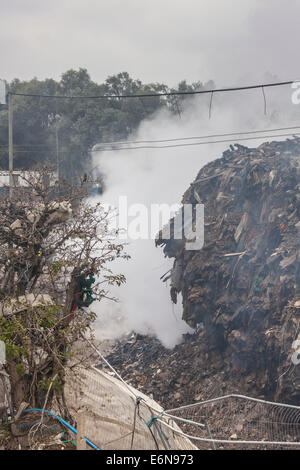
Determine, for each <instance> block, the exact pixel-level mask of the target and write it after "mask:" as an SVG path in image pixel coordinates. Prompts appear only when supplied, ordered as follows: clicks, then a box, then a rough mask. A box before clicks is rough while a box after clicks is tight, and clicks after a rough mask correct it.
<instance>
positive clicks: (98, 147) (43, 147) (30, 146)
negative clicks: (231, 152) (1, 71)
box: [0, 126, 300, 153]
mask: <svg viewBox="0 0 300 470" xmlns="http://www.w3.org/2000/svg"><path fill="white" fill-rule="evenodd" d="M296 129H300V126H289V127H276V128H273V129H256V130H254V131H240V132H227V133H223V134H207V135H202V136H191V137H176V138H173V139H157V140H155V139H153V140H127V141H126V140H125V141H110V142H101V144H96V145H95V146H94V148H93V149H92V150H91V151H92V152H98V151H101V150H104V151H106V150H107V149H106V148H105V149H102V148H101V146H102V145H105V146H113V145H128V144H148V143H150V144H151V143H164V142H178V141H187V140H200V139H212V138H218V137H230V136H232V137H234V136H239V135H240V136H242V135H251V134H261V133H264V132H279V131H288V130H296ZM288 135H296V134H295V133H293V134H288ZM263 137H264V136H262V137H258V138H263ZM266 137H277V135H274V136H273V135H268V136H266ZM235 140H239V139H235ZM2 148H3V149H7V148H8V145H0V151H1V149H2ZM14 148H15V149H16V150H15V152H26V153H28V152H32V153H36V152H41V151H46V152H48V153H49V152H52V151H55V147H49V146H47V145H42V144H39V145H38V144H37V145H35V144H27V145H18V144H15V145H14ZM35 148H39V149H40V150H32V149H35ZM138 148H142V147H138ZM157 148H159V147H157ZM28 149H29V150H28ZM112 150H115V149H112ZM117 150H119V149H117Z"/></svg>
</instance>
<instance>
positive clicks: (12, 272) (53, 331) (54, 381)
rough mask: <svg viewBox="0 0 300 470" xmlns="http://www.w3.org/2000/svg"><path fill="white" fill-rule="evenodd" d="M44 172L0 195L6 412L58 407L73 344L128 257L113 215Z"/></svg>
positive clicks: (1, 330)
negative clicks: (24, 406) (116, 266)
mask: <svg viewBox="0 0 300 470" xmlns="http://www.w3.org/2000/svg"><path fill="white" fill-rule="evenodd" d="M47 176H48V170H46V169H45V170H41V171H39V172H36V173H35V174H34V175H33V174H28V173H27V174H26V173H24V175H22V179H23V181H24V185H23V186H19V187H18V188H15V189H14V191H13V195H12V197H11V198H9V197H8V195H7V194H6V192H4V193H2V195H1V197H0V339H2V340H3V341H4V342H5V344H6V348H7V366H6V367H7V371H8V373H9V375H10V381H11V390H12V405H13V409H14V410H17V409H18V407H19V405H20V403H21V402H22V401H24V400H26V401H27V402H29V403H30V404H31V405H32V406H33V407H36V406H40V407H42V406H44V404H45V400H46V401H47V402H48V406H50V402H51V400H52V399H53V396H54V395H55V396H56V398H57V401H58V403H59V404H60V406H61V411H62V413H64V414H65V413H66V409H65V408H64V405H63V402H64V400H63V384H64V376H65V371H66V367H72V366H73V365H74V363H75V362H76V360H78V361H82V360H84V357H83V354H82V353H81V354H80V358H79V357H78V358H77V357H76V354H75V353H74V348H73V347H72V346H73V345H74V344H75V343H76V342H77V341H78V340H79V339H82V334H83V333H86V332H87V331H90V329H91V325H92V323H93V321H94V319H95V314H94V313H93V312H91V311H90V309H88V308H87V307H88V306H89V305H90V304H91V303H92V302H93V301H94V300H100V299H101V298H103V297H109V285H113V284H117V285H120V284H122V283H123V282H125V278H124V276H123V275H121V274H118V275H115V274H113V272H112V271H111V263H112V262H113V261H114V260H115V259H116V258H118V257H127V255H126V254H124V247H123V245H121V244H119V243H118V242H117V241H116V240H117V232H116V231H115V230H113V229H111V228H110V227H111V224H110V219H111V217H112V216H113V214H112V213H110V212H108V211H106V210H105V208H104V207H103V206H102V205H101V204H99V203H97V204H90V203H89V202H88V201H87V199H86V197H85V196H86V195H85V192H84V190H83V186H84V185H83V186H81V187H80V188H78V189H77V190H76V191H74V188H69V187H67V186H66V185H64V186H63V187H62V186H60V187H58V184H56V185H54V186H53V185H51V184H49V178H48V177H47Z"/></svg>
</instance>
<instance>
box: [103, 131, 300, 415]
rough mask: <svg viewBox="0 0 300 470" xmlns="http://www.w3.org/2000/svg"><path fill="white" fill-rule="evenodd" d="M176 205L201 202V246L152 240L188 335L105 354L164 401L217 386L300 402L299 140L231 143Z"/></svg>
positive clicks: (212, 391) (184, 399)
mask: <svg viewBox="0 0 300 470" xmlns="http://www.w3.org/2000/svg"><path fill="white" fill-rule="evenodd" d="M182 202H183V203H184V204H187V203H189V204H193V205H195V204H198V203H202V204H204V207H205V242H204V246H203V248H202V249H200V250H197V251H192V250H191V251H189V250H187V249H186V246H185V240H184V239H183V240H177V239H172V238H171V239H163V238H162V237H160V238H158V239H157V245H160V246H163V250H164V253H165V255H166V256H168V257H170V258H174V267H173V270H172V272H171V273H170V279H171V299H172V300H173V301H174V302H176V301H177V295H178V294H179V293H180V294H181V295H182V302H183V319H184V320H185V321H186V322H187V323H188V324H189V325H190V326H192V327H193V328H194V329H195V333H194V335H186V336H185V338H184V341H183V343H181V344H180V345H178V346H176V348H175V349H174V350H173V351H168V350H166V349H165V348H163V347H162V345H160V344H159V343H158V342H157V340H153V339H150V338H146V337H139V336H135V339H134V341H133V342H131V343H130V340H129V339H127V340H126V341H125V343H124V342H120V343H119V344H118V345H115V347H114V349H113V351H112V354H111V355H110V357H109V360H110V361H111V362H112V363H113V364H114V365H115V366H116V367H117V368H118V370H119V371H121V372H123V373H124V374H125V378H127V379H128V380H130V381H131V383H132V384H133V385H135V386H136V387H137V388H139V387H140V388H141V389H142V390H143V391H145V393H148V394H149V393H151V392H152V393H153V394H154V398H155V399H156V400H158V401H159V402H160V403H161V404H162V406H164V407H168V406H169V405H170V404H171V405H172V406H173V405H174V404H175V405H177V404H178V405H179V404H186V403H190V402H191V401H194V400H196V399H205V398H212V397H215V396H218V395H222V394H224V393H243V394H248V395H251V396H254V397H261V398H266V399H271V400H275V401H282V402H286V403H295V404H299V398H300V366H299V365H298V362H300V354H299V355H298V349H299V353H300V341H299V340H300V331H299V320H300V218H299V216H300V139H299V138H293V139H288V140H286V141H282V142H266V143H263V144H262V145H260V146H258V147H257V148H248V147H245V146H241V145H238V144H236V145H234V146H233V145H232V146H230V148H229V149H228V150H226V151H225V152H224V153H223V156H222V158H220V159H218V160H215V161H213V162H211V163H209V164H207V165H206V166H204V167H203V168H202V169H201V170H200V172H199V173H198V175H197V177H196V179H195V181H193V182H192V183H191V185H190V187H189V188H188V190H187V191H186V192H185V194H184V196H183V199H182ZM170 225H172V221H171V222H170ZM154 295H155V293H154ZM298 335H299V336H298ZM297 340H298V341H299V342H297ZM167 402H168V403H167Z"/></svg>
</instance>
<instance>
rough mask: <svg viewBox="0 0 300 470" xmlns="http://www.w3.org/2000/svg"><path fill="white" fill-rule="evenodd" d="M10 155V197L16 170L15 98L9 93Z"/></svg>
mask: <svg viewBox="0 0 300 470" xmlns="http://www.w3.org/2000/svg"><path fill="white" fill-rule="evenodd" d="M7 97H8V155H9V196H10V197H12V194H13V189H12V188H13V170H14V148H13V97H12V94H11V92H8V94H7Z"/></svg>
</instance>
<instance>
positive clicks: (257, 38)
mask: <svg viewBox="0 0 300 470" xmlns="http://www.w3.org/2000/svg"><path fill="white" fill-rule="evenodd" d="M299 17H300V0H288V1H287V0H184V1H182V0H181V1H179V0H160V1H158V0H107V1H104V0H50V1H46V0H0V63H1V67H0V77H1V78H5V79H7V80H11V79H12V78H15V77H18V78H20V79H29V78H32V77H34V76H36V77H38V78H45V77H53V78H58V77H59V76H60V75H61V73H62V72H64V71H66V70H67V69H69V68H75V69H77V68H79V67H85V68H87V69H88V71H89V72H90V74H91V76H92V78H93V79H94V80H96V81H98V82H101V81H103V80H104V79H105V78H106V77H107V76H108V75H112V74H115V73H118V72H121V71H128V72H129V73H130V74H131V75H132V76H133V77H134V78H140V79H142V80H143V81H146V82H151V81H158V82H165V83H168V84H170V85H175V84H176V83H177V82H178V81H179V80H181V79H187V80H188V81H196V80H202V81H206V80H209V79H213V80H215V82H216V83H217V85H219V86H221V85H225V86H229V85H234V84H236V83H249V82H252V81H256V80H261V79H263V78H264V77H265V76H266V75H265V74H266V73H269V74H272V75H276V76H277V77H279V78H280V79H290V78H292V79H296V78H300V72H299V60H298V49H299V47H298V45H299V43H300V28H299Z"/></svg>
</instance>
